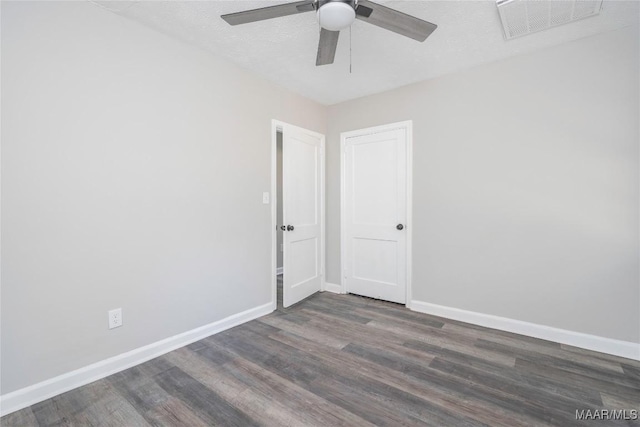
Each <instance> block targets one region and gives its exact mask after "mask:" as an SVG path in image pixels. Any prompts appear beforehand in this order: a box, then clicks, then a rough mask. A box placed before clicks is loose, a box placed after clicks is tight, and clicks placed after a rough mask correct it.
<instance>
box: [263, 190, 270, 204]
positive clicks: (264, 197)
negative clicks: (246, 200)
mask: <svg viewBox="0 0 640 427" xmlns="http://www.w3.org/2000/svg"><path fill="white" fill-rule="evenodd" d="M262 203H264V204H265V205H268V204H269V193H268V192H266V191H265V192H264V193H262Z"/></svg>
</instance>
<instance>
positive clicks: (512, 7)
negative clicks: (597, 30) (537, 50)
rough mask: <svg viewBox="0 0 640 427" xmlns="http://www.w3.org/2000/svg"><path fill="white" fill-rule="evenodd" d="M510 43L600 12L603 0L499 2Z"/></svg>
mask: <svg viewBox="0 0 640 427" xmlns="http://www.w3.org/2000/svg"><path fill="white" fill-rule="evenodd" d="M496 4H497V6H498V12H499V13H500V19H501V20H502V27H503V28H504V37H505V38H506V39H507V40H509V39H513V38H516V37H520V36H524V35H526V34H531V33H535V32H538V31H542V30H546V29H547V28H551V27H555V26H558V25H563V24H568V23H569V22H573V21H577V20H579V19H583V18H587V17H589V16H594V15H597V14H599V13H600V8H601V7H602V0H498V2H497V3H496Z"/></svg>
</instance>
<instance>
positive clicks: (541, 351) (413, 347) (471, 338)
mask: <svg viewBox="0 0 640 427" xmlns="http://www.w3.org/2000/svg"><path fill="white" fill-rule="evenodd" d="M602 408H606V409H626V410H631V409H636V410H638V409H640V363H638V362H635V361H631V360H628V359H623V358H619V357H614V356H609V355H605V354H600V353H595V352H590V351H586V350H581V349H578V348H573V347H568V346H564V345H560V344H557V343H553V342H548V341H543V340H538V339H533V338H528V337H524V336H519V335H515V334H510V333H506V332H501V331H496V330H492V329H486V328H482V327H478V326H473V325H468V324H464V323H460V322H456V321H451V320H447V319H442V318H437V317H433V316H428V315H424V314H419V313H415V312H411V311H409V310H407V309H406V308H404V307H403V306H400V305H397V304H393V303H387V302H382V301H377V300H372V299H368V298H363V297H358V296H354V295H335V294H330V293H320V294H316V295H314V296H312V297H310V298H309V299H307V300H306V301H303V302H302V303H300V304H297V305H295V306H293V307H291V308H288V309H282V308H281V307H280V308H279V309H278V311H276V312H274V313H272V314H270V315H268V316H265V317H262V318H260V319H258V320H254V321H252V322H249V323H246V324H244V325H241V326H238V327H236V328H233V329H230V330H228V331H225V332H222V333H220V334H217V335H214V336H211V337H209V338H206V339H204V340H201V341H198V342H196V343H194V344H191V345H189V346H187V347H184V348H181V349H179V350H176V351H173V352H171V353H168V354H166V355H164V356H162V357H159V358H157V359H154V360H152V361H149V362H147V363H144V364H142V365H139V366H136V367H134V368H131V369H128V370H126V371H123V372H121V373H118V374H116V375H113V376H111V377H108V378H105V379H103V380H100V381H96V382H94V383H92V384H89V385H87V386H84V387H81V388H79V389H76V390H73V391H71V392H68V393H65V394H62V395H60V396H57V397H54V398H52V399H49V400H47V401H44V402H41V403H38V404H36V405H33V406H31V407H29V408H26V409H23V410H21V411H18V412H15V413H13V414H9V415H8V416H5V417H4V418H2V419H1V424H2V426H31V425H34V426H35V425H41V426H52V425H76V426H85V425H100V426H146V425H175V426H211V425H221V426H251V425H271V426H311V425H315V426H344V425H348V426H368V425H387V426H400V425H432V426H456V427H458V426H478V425H490V426H507V427H517V426H532V425H556V426H572V425H582V426H585V425H594V426H595V425H598V426H600V425H639V424H638V421H631V420H617V421H604V420H596V421H577V420H576V410H587V409H592V410H593V409H602Z"/></svg>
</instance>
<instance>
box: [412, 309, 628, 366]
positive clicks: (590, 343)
mask: <svg viewBox="0 0 640 427" xmlns="http://www.w3.org/2000/svg"><path fill="white" fill-rule="evenodd" d="M411 310H414V311H419V312H420V313H426V314H432V315H434V316H440V317H445V318H447V319H453V320H459V321H461V322H466V323H472V324H474V325H479V326H484V327H487V328H493V329H499V330H501V331H507V332H513V333H516V334H520V335H527V336H530V337H534V338H540V339H543V340H548V341H554V342H557V343H561V344H567V345H572V346H575V347H580V348H585V349H587V350H593V351H599V352H601V353H607V354H613V355H615V356H620V357H626V358H628V359H634V360H640V344H636V343H632V342H628V341H621V340H615V339H611V338H604V337H599V336H596V335H589V334H585V333H582V332H574V331H568V330H566V329H559V328H553V327H551V326H544V325H538V324H536V323H529V322H523V321H521V320H515V319H509V318H506V317H499V316H493V315H491V314H483V313H477V312H475V311H467V310H461V309H459V308H453V307H447V306H443V305H437V304H431V303H428V302H423V301H416V300H413V301H411Z"/></svg>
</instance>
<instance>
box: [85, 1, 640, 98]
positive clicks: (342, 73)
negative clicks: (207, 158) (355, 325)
mask: <svg viewBox="0 0 640 427" xmlns="http://www.w3.org/2000/svg"><path fill="white" fill-rule="evenodd" d="M377 2H378V3H381V4H384V5H386V6H388V7H391V8H394V9H397V10H400V11H402V12H405V13H408V14H411V15H415V16H417V17H419V18H422V19H425V20H427V21H430V22H433V23H435V24H437V25H438V29H437V30H436V31H435V32H434V33H433V34H432V35H431V36H430V37H429V38H428V39H427V40H426V41H425V42H424V43H419V42H416V41H414V40H411V39H408V38H405V37H402V36H400V35H397V34H395V33H391V32H389V31H385V30H383V29H381V28H378V27H375V26H372V25H370V24H367V23H365V22H363V21H359V20H356V22H355V23H354V24H353V26H352V28H351V40H352V43H351V51H352V54H351V64H352V72H351V73H350V72H349V62H350V58H349V56H350V55H349V30H344V31H342V32H341V34H340V40H339V42H338V50H337V53H336V59H335V63H334V64H333V65H325V66H322V67H316V66H315V59H316V49H317V44H318V33H319V28H318V24H317V21H316V17H315V14H314V13H313V12H309V13H303V14H298V15H293V16H287V17H283V18H278V19H273V20H267V21H262V22H256V23H251V24H245V25H238V26H235V27H232V26H230V25H228V24H227V23H226V22H224V21H223V20H222V19H220V15H222V14H225V13H231V12H237V11H241V10H247V9H252V8H257V7H264V6H270V5H274V4H279V3H283V2H273V1H136V2H121V1H119V2H109V1H101V2H97V3H100V4H101V5H102V6H103V7H106V8H108V9H110V10H112V11H114V12H115V13H117V14H119V15H122V16H125V17H127V18H130V19H133V20H135V21H138V22H140V23H142V24H144V25H147V26H149V27H152V28H155V29H156V30H159V31H161V32H163V33H166V34H168V35H171V36H173V37H177V38H179V39H181V40H184V41H186V42H189V43H192V44H194V45H196V46H199V47H201V48H203V49H205V50H208V51H209V52H211V53H213V54H215V55H218V56H222V57H224V58H227V59H228V60H230V61H232V62H234V63H236V64H238V65H240V66H241V67H243V68H245V69H247V70H249V71H252V72H254V73H256V74H258V75H261V76H263V77H265V78H267V79H269V80H271V81H273V82H275V83H277V84H279V85H281V86H284V87H286V88H289V89H291V90H293V91H295V92H297V93H299V94H301V95H303V96H306V97H308V98H311V99H313V100H316V101H318V102H320V103H322V104H327V105H330V104H335V103H339V102H342V101H346V100H349V99H354V98H358V97H361V96H365V95H369V94H373V93H378V92H382V91H385V90H389V89H393V88H396V87H400V86H404V85H406V84H409V83H414V82H417V81H421V80H426V79H430V78H434V77H437V76H441V75H444V74H448V73H452V72H456V71H459V70H463V69H466V68H469V67H473V66H475V65H479V64H482V63H487V62H491V61H496V60H499V59H503V58H507V57H510V56H514V55H518V54H522V53H526V52H531V51H534V50H538V49H542V48H545V47H548V46H553V45H557V44H561V43H565V42H568V41H571V40H576V39H579V38H582V37H587V36H590V35H594V34H598V33H603V32H607V31H611V30H615V29H618V28H622V27H625V26H628V25H637V24H638V21H639V16H640V7H639V6H640V2H638V1H634V0H631V1H613V0H604V4H603V7H602V12H601V13H600V15H598V16H596V17H592V18H587V19H584V20H582V21H578V22H574V23H571V24H567V25H564V26H560V27H556V28H552V29H550V30H547V31H543V32H540V33H536V34H532V35H528V36H525V37H522V38H518V39H513V40H509V41H505V40H504V37H503V34H502V26H501V23H500V19H499V16H498V11H497V9H496V5H495V1H484V0H480V1H478V0H476V1H455V0H448V1H385V0H378V1H377Z"/></svg>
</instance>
